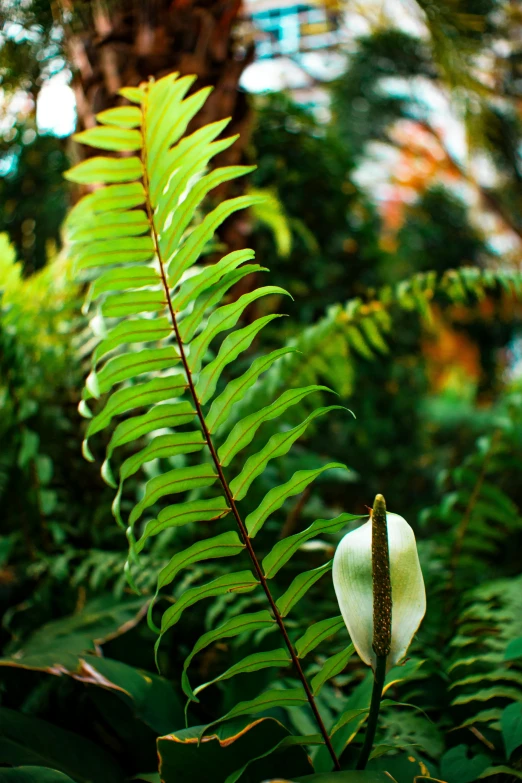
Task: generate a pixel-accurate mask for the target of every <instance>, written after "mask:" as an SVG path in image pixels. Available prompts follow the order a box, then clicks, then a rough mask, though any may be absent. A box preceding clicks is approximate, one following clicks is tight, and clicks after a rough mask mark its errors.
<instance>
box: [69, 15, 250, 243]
mask: <svg viewBox="0 0 522 783" xmlns="http://www.w3.org/2000/svg"><path fill="white" fill-rule="evenodd" d="M61 10H62V23H63V26H64V29H65V35H66V39H67V40H66V45H67V48H68V51H69V57H70V60H71V64H72V66H73V69H74V76H73V84H72V86H73V89H74V92H75V95H76V103H77V112H78V126H79V130H83V129H85V128H89V127H92V126H93V125H95V123H96V119H95V115H96V113H97V112H100V111H102V110H104V109H108V108H111V107H112V106H117V105H121V104H124V103H126V101H125V100H124V99H123V98H121V97H120V96H119V95H118V90H119V89H120V88H121V87H124V86H132V85H138V84H139V83H140V82H143V81H147V80H148V79H149V77H150V76H153V77H155V78H160V77H161V76H165V75H166V74H168V73H172V72H173V71H178V72H179V73H180V74H182V75H185V74H195V75H196V76H197V80H196V82H195V85H194V87H193V89H194V90H197V89H200V88H201V87H204V86H208V85H211V86H213V87H214V91H213V92H212V94H211V95H210V98H209V99H208V101H207V103H206V105H205V106H204V108H203V110H202V111H201V112H200V113H199V115H198V117H197V118H196V120H195V123H193V124H192V125H191V127H190V128H189V132H190V131H192V130H194V129H195V128H196V127H199V126H201V125H204V124H207V123H209V122H214V121H216V120H220V119H223V118H224V117H231V122H230V124H229V126H228V128H227V130H226V134H227V135H232V134H236V133H239V134H241V135H240V139H239V140H238V141H237V142H236V143H235V144H234V145H232V147H231V148H229V149H228V150H226V151H225V152H224V153H222V154H221V155H220V156H219V157H218V158H217V159H216V164H217V165H221V166H222V165H235V164H237V163H241V162H244V151H245V147H246V144H247V142H248V136H249V131H250V118H251V115H250V110H249V105H248V100H247V97H246V95H245V93H244V92H242V91H241V90H240V89H239V80H240V78H241V74H242V73H243V71H244V69H245V67H246V66H247V65H248V64H249V63H250V62H251V61H252V58H253V44H252V43H250V44H248V45H242V43H241V42H240V41H239V39H237V38H236V37H235V30H236V28H237V23H238V21H239V16H240V13H241V0H92V2H91V3H89V4H87V5H82V4H77V3H73V0H61ZM79 154H84V155H87V154H89V153H88V151H87V149H86V148H85V147H83V149H82V150H81V151H80V152H79ZM238 187H239V188H240V187H241V185H237V184H236V185H234V183H231V185H230V186H229V188H228V189H227V192H226V195H227V196H228V195H236V194H237V188H238ZM230 188H232V189H233V190H232V192H231V190H230ZM234 188H235V189H234ZM222 195H225V194H224V193H220V196H222ZM223 229H224V230H223V231H222V232H221V238H222V239H223V241H225V242H226V244H227V245H228V247H229V249H231V250H233V249H236V248H239V247H243V246H244V242H245V239H244V235H245V232H246V227H245V225H244V219H242V217H241V215H239V216H238V217H236V218H235V219H232V220H230V221H229V222H228V225H225V226H224V227H223Z"/></svg>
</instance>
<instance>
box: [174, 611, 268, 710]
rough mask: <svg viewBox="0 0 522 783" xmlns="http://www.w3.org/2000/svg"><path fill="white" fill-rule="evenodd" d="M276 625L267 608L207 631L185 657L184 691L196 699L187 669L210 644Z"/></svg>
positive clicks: (235, 618) (233, 618)
mask: <svg viewBox="0 0 522 783" xmlns="http://www.w3.org/2000/svg"><path fill="white" fill-rule="evenodd" d="M274 625H275V620H274V618H273V617H272V615H271V614H270V612H269V611H268V610H267V609H262V610H261V611H260V612H253V613H251V614H243V615H240V616H239V617H232V618H231V619H230V620H227V622H225V623H223V625H220V626H219V627H218V628H216V629H214V630H213V631H207V633H205V634H203V636H200V637H199V639H198V641H197V642H196V644H195V645H194V647H193V648H192V650H191V652H190V655H188V656H187V658H186V659H185V663H184V664H183V676H182V687H183V692H184V693H185V694H186V695H187V696H188V697H189V698H190V699H194V700H195V701H198V699H195V694H194V692H193V690H192V688H191V687H190V683H189V679H188V674H187V670H188V668H189V666H190V664H191V663H192V660H193V658H194V657H195V656H196V655H197V654H198V653H199V652H201V650H204V649H205V647H208V646H209V645H210V644H213V643H214V642H217V641H218V640H220V639H231V638H233V637H235V636H239V635H240V634H243V633H248V632H253V631H259V630H261V629H265V628H270V627H272V626H274Z"/></svg>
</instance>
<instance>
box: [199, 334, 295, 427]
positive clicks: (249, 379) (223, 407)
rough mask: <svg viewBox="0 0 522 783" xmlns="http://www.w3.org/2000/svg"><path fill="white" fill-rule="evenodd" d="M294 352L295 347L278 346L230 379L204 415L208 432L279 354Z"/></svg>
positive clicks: (220, 420)
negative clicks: (241, 373)
mask: <svg viewBox="0 0 522 783" xmlns="http://www.w3.org/2000/svg"><path fill="white" fill-rule="evenodd" d="M294 352H295V348H279V349H278V350H277V351H272V353H269V354H267V355H266V356H260V357H258V358H257V359H256V360H255V361H254V362H252V364H251V365H250V367H249V368H248V370H247V371H246V372H245V373H243V375H241V376H240V377H239V378H235V379H234V380H233V381H230V383H229V384H228V385H227V387H226V389H224V390H223V391H222V392H221V394H220V395H219V397H217V398H216V399H215V400H214V402H213V403H212V406H211V408H210V411H209V413H208V415H207V416H206V422H207V427H208V428H209V430H210V432H213V431H214V430H216V429H217V428H218V427H219V426H220V425H221V424H222V423H223V421H224V420H225V419H226V417H227V415H228V413H229V411H230V410H231V408H232V406H233V405H235V403H236V402H238V401H239V400H241V399H242V397H243V396H244V394H245V393H246V391H247V390H248V389H249V388H250V387H251V386H253V385H254V383H255V382H256V380H257V379H258V378H259V376H260V375H261V373H262V372H265V370H268V369H269V368H270V367H271V366H272V364H273V363H274V362H275V361H277V359H279V358H280V357H281V356H285V355H286V354H288V353H294Z"/></svg>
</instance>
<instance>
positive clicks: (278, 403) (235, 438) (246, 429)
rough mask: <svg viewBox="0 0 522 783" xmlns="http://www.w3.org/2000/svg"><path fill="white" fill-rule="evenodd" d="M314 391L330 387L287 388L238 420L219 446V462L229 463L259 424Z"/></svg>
mask: <svg viewBox="0 0 522 783" xmlns="http://www.w3.org/2000/svg"><path fill="white" fill-rule="evenodd" d="M315 391H330V389H328V388H327V387H326V386H305V387H304V388H302V389H288V390H287V391H285V392H283V394H282V395H281V396H280V397H278V398H277V400H275V401H274V402H272V403H271V404H270V405H267V406H266V407H265V408H261V410H260V411H255V412H254V413H251V414H250V415H248V416H245V418H244V419H241V421H238V423H237V424H236V425H235V426H234V428H233V429H232V431H231V432H230V434H229V436H228V437H227V439H226V441H225V442H224V443H223V445H222V446H221V447H220V448H219V451H218V455H219V461H220V462H221V464H222V465H223V466H225V467H226V466H227V465H229V464H230V462H231V461H232V460H233V458H234V457H235V456H236V454H237V453H238V452H240V451H241V449H244V448H245V446H248V444H249V443H251V442H252V439H253V437H254V435H255V434H256V432H257V430H258V429H259V427H260V426H261V424H263V423H264V422H265V421H271V420H272V419H276V418H277V417H278V416H280V415H281V414H282V413H284V411H286V410H287V409H288V408H290V407H291V406H292V405H296V404H297V403H298V402H300V401H301V400H302V399H304V398H305V397H307V396H308V395H309V394H312V393H313V392H315Z"/></svg>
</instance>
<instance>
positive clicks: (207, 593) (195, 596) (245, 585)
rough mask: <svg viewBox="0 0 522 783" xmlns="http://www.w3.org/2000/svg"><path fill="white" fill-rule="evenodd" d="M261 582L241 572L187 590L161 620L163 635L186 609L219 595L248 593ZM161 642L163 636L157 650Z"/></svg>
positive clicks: (248, 573) (247, 572)
mask: <svg viewBox="0 0 522 783" xmlns="http://www.w3.org/2000/svg"><path fill="white" fill-rule="evenodd" d="M258 584H259V582H258V581H257V579H255V578H254V577H253V576H252V574H251V572H250V571H240V572H238V573H236V574H223V576H219V577H218V578H217V579H214V580H213V581H212V582H208V583H207V584H204V585H198V586H197V587H190V588H189V589H188V590H185V592H184V593H183V595H182V596H181V597H180V598H179V599H178V600H177V601H176V603H175V604H173V606H170V607H169V608H168V609H167V611H166V612H165V613H164V614H163V617H162V618H161V633H162V634H164V633H165V631H167V630H168V629H169V628H171V627H172V626H173V625H175V624H176V623H177V622H178V621H179V619H180V617H181V615H182V614H183V612H184V611H185V609H188V607H189V606H193V605H194V604H195V603H197V602H198V601H203V600H204V599H205V598H215V597H216V596H218V595H225V594H226V593H248V592H250V591H251V590H254V588H256V587H257V585H258ZM160 640H161V636H160V638H159V639H158V641H157V642H156V649H157V647H158V645H159V642H160Z"/></svg>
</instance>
